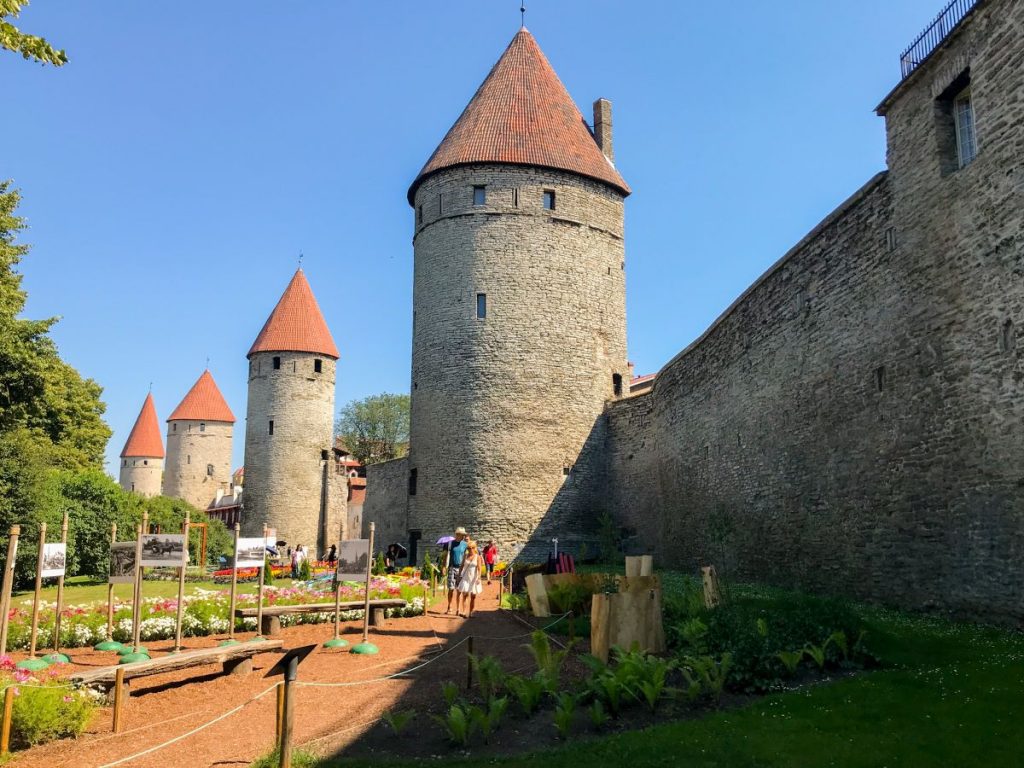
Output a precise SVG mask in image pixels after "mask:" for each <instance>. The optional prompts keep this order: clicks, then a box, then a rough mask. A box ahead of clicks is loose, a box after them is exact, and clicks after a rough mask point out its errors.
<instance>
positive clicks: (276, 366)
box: [274, 357, 281, 371]
mask: <svg viewBox="0 0 1024 768" xmlns="http://www.w3.org/2000/svg"><path fill="white" fill-rule="evenodd" d="M280 368H281V358H280V357H275V358H274V370H275V371H277V370H280Z"/></svg>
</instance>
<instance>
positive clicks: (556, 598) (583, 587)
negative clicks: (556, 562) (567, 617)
mask: <svg viewBox="0 0 1024 768" xmlns="http://www.w3.org/2000/svg"><path fill="white" fill-rule="evenodd" d="M593 594H594V591H593V589H592V588H591V587H590V585H589V584H588V583H587V582H585V581H583V580H582V579H581V580H579V581H566V582H562V583H557V584H552V585H551V588H550V589H548V601H549V603H550V604H551V608H552V609H553V610H554V612H555V613H568V612H569V611H572V612H574V613H577V614H579V613H589V611H590V598H591V595H593Z"/></svg>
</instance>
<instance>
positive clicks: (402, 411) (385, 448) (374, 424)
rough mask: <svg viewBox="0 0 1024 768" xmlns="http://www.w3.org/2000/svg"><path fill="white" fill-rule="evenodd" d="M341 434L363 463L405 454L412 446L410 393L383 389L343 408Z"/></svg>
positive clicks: (338, 427)
mask: <svg viewBox="0 0 1024 768" xmlns="http://www.w3.org/2000/svg"><path fill="white" fill-rule="evenodd" d="M336 431H337V433H338V435H340V436H341V438H342V439H343V440H344V441H345V443H346V444H347V445H348V449H349V450H350V451H352V455H353V456H355V457H356V458H357V459H358V460H359V461H361V462H362V463H363V464H376V463H378V462H381V461H390V460H391V459H397V458H398V457H400V456H404V455H405V454H406V452H407V451H408V449H409V396H408V395H394V394H389V393H387V392H384V393H382V394H379V395H371V396H370V397H364V398H363V399H362V400H353V401H351V402H350V403H348V405H346V406H345V407H344V408H342V409H341V415H340V416H339V418H338V423H337V425H336Z"/></svg>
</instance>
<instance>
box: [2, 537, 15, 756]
mask: <svg viewBox="0 0 1024 768" xmlns="http://www.w3.org/2000/svg"><path fill="white" fill-rule="evenodd" d="M15 527H17V526H15ZM13 715H14V686H13V685H9V686H7V690H5V691H4V720H3V725H2V726H0V754H4V755H7V754H10V752H11V717H12V716H13Z"/></svg>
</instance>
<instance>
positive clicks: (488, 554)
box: [484, 539, 498, 584]
mask: <svg viewBox="0 0 1024 768" xmlns="http://www.w3.org/2000/svg"><path fill="white" fill-rule="evenodd" d="M497 562H498V547H497V545H496V544H495V543H494V539H490V540H489V541H488V542H487V546H486V547H484V563H485V564H486V565H487V583H488V584H490V583H491V574H492V573H494V564H495V563H497Z"/></svg>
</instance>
